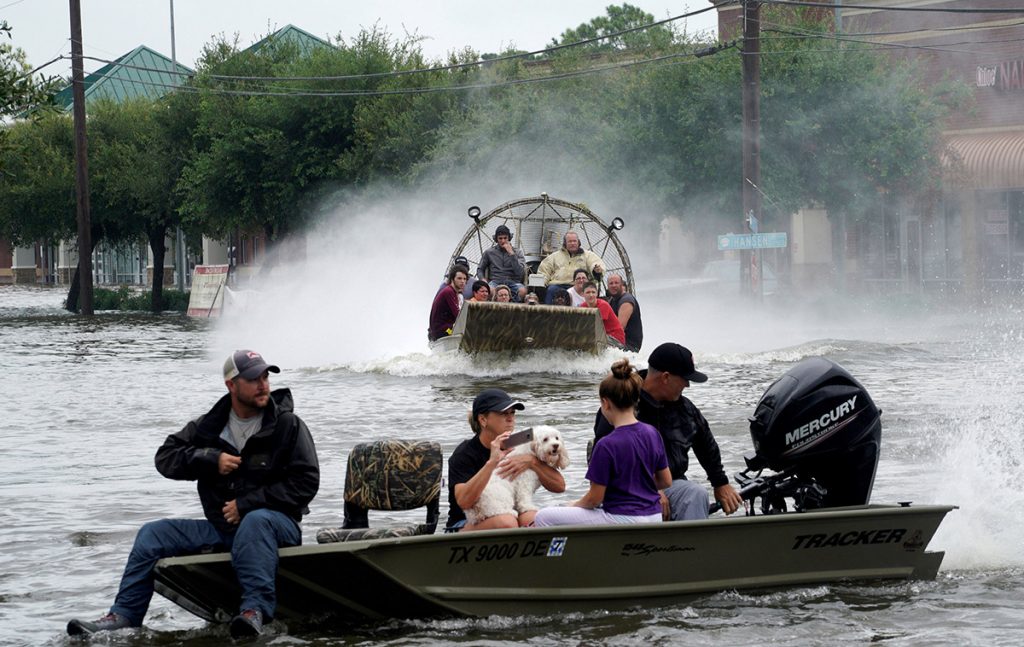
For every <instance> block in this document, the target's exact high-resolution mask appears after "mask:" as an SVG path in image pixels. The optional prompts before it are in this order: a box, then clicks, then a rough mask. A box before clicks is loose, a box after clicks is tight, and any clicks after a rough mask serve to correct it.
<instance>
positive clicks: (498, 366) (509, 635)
mask: <svg viewBox="0 0 1024 647" xmlns="http://www.w3.org/2000/svg"><path fill="white" fill-rule="evenodd" d="M420 282H421V283H424V284H431V283H433V278H432V275H431V276H430V277H428V278H426V279H423V280H422V281H420ZM417 285H418V284H417ZM430 294H432V292H431V293H430ZM307 296H308V295H306V294H305V293H303V292H302V291H299V290H292V291H290V292H289V293H288V298H289V299H292V301H288V302H284V301H282V299H284V297H282V296H281V295H278V296H277V297H275V298H273V299H268V301H271V302H272V303H273V307H267V308H265V309H263V310H255V311H253V312H250V313H248V314H246V316H244V317H240V318H238V319H227V320H225V321H221V322H211V321H209V320H189V319H185V318H183V317H178V316H172V315H162V316H150V315H123V314H117V313H98V314H97V315H96V316H95V317H93V318H91V319H85V318H80V317H76V316H73V315H69V314H67V313H65V312H63V311H61V309H60V303H61V300H62V298H63V293H61V292H57V291H53V290H47V289H41V288H37V289H29V288H14V287H0V362H2V367H3V371H2V373H0V375H2V377H0V384H2V386H3V388H2V393H3V397H4V405H3V407H2V411H3V415H2V418H0V420H2V421H0V447H2V449H0V457H2V458H0V545H2V546H3V550H2V552H0V645H5V646H6V645H39V644H51V645H60V644H67V643H69V642H70V641H69V639H67V638H66V637H65V636H64V626H65V624H66V622H67V620H68V619H69V618H71V617H74V616H83V617H86V618H93V617H96V616H98V615H100V614H101V613H102V612H105V610H106V609H107V607H108V605H109V604H110V602H111V600H112V598H113V595H114V593H115V592H116V588H117V582H118V579H119V576H120V571H121V568H122V566H123V563H124V559H125V557H126V555H127V553H128V550H129V548H130V545H131V542H132V538H133V536H134V533H135V530H136V529H137V528H138V527H139V525H140V524H142V523H143V522H145V521H147V520H152V519H157V518H161V517H173V516H192V517H198V516H200V514H201V511H200V507H199V504H198V500H197V497H196V495H195V491H194V486H193V484H191V483H184V482H174V481H170V480H167V479H164V478H162V477H161V476H160V475H159V474H158V473H157V472H156V471H155V469H154V468H153V453H154V451H155V449H156V447H157V446H158V445H159V444H160V443H161V442H162V441H163V439H164V437H165V436H166V435H167V434H169V433H173V432H175V431H177V430H178V429H179V428H180V427H181V426H182V425H183V424H184V423H185V422H186V421H187V420H188V419H189V418H191V417H193V416H195V415H198V414H200V413H202V412H204V411H205V410H206V409H207V408H208V407H209V406H210V404H212V403H213V402H214V400H215V399H216V398H218V397H219V396H220V395H221V394H222V392H223V383H222V381H221V379H220V377H219V371H220V365H221V363H222V361H223V358H224V357H225V356H226V355H227V353H228V352H229V351H230V350H232V349H233V348H238V347H255V348H257V349H258V350H260V351H261V352H263V353H264V355H266V357H267V358H268V360H270V361H272V362H274V363H277V364H279V365H280V366H281V367H282V369H283V372H282V373H281V375H279V376H273V385H274V386H287V387H290V388H291V389H292V390H293V393H294V396H295V402H296V411H297V413H298V414H299V415H300V416H301V417H302V418H303V419H305V420H306V422H307V423H308V425H309V427H310V429H311V431H312V433H313V435H314V438H315V440H316V443H317V447H318V451H319V455H320V463H321V468H322V486H321V490H320V494H319V495H318V496H317V498H316V500H315V501H314V502H313V505H312V506H311V508H312V512H311V515H310V516H309V517H308V518H307V519H306V520H305V521H304V523H303V529H304V539H305V541H306V542H307V543H309V542H313V541H315V539H314V534H315V532H316V529H317V528H319V527H324V526H330V525H336V524H338V522H339V521H340V519H341V510H342V503H341V495H342V489H343V476H344V461H345V458H346V456H347V455H348V452H349V450H350V449H351V447H352V446H353V445H354V444H355V443H357V442H360V441H364V440H370V439H376V438H381V437H385V436H391V437H405V438H411V439H431V440H438V441H440V442H441V444H442V447H443V449H444V451H445V453H446V455H447V454H448V453H449V452H451V450H452V449H453V448H454V447H455V446H456V444H457V443H458V442H459V441H460V440H461V439H463V438H464V437H466V436H467V435H468V434H469V431H468V427H467V425H466V422H465V413H466V410H467V407H468V404H469V402H470V400H471V398H472V397H473V395H474V394H475V393H476V392H477V391H478V390H479V389H481V388H483V387H487V386H494V385H497V386H501V387H503V388H505V389H507V390H508V391H510V392H511V393H513V394H514V395H515V396H517V397H519V398H521V399H523V400H524V401H525V402H526V403H527V409H526V411H524V412H523V413H521V414H520V423H519V424H520V426H527V425H533V424H552V425H555V426H557V427H559V428H560V429H561V430H562V434H563V436H564V437H565V438H566V440H567V442H568V443H569V444H570V448H571V450H572V451H573V452H574V454H573V455H574V458H575V461H574V464H573V466H572V467H570V468H569V469H568V470H567V478H566V480H567V483H568V485H569V492H567V493H566V494H565V495H562V496H558V497H555V496H553V495H548V494H546V493H544V494H541V495H539V498H540V500H541V502H551V503H555V502H561V501H564V500H569V499H570V498H571V497H575V496H578V495H579V494H581V493H582V492H583V491H584V489H585V487H586V485H585V481H584V479H583V473H584V463H585V461H584V459H583V451H584V446H585V444H586V440H587V439H588V437H589V436H590V433H591V431H590V425H591V422H592V419H593V412H594V410H595V407H596V404H597V403H596V384H597V382H598V381H599V379H600V378H601V377H602V375H603V374H604V372H605V371H606V370H607V367H608V366H609V365H610V364H611V361H612V360H613V359H614V358H615V355H614V354H609V355H607V356H601V357H589V356H587V357H580V356H576V355H573V354H568V353H565V354H557V353H556V354H545V355H543V356H540V355H538V356H527V357H524V358H518V359H508V358H493V357H492V358H488V359H486V360H471V359H467V358H465V357H457V356H451V357H438V356H433V355H431V354H430V353H429V352H428V351H427V349H426V341H425V339H424V334H423V332H424V328H425V325H426V312H425V309H423V310H422V312H421V311H418V310H417V308H421V307H422V306H423V304H422V303H421V302H422V301H424V299H414V300H412V303H411V304H410V303H403V304H402V305H403V306H408V308H407V309H406V308H399V307H398V306H396V305H394V304H391V303H389V302H386V301H385V302H382V303H381V304H380V305H381V307H380V312H379V313H375V314H365V313H364V316H363V317H362V318H361V320H359V321H358V322H353V321H352V320H351V317H346V316H344V315H339V314H338V313H331V312H325V311H323V310H321V309H318V308H319V307H318V306H317V305H315V304H317V303H321V302H322V301H323V299H320V300H319V301H317V300H314V299H312V298H310V299H308V300H305V301H304V299H306V298H307ZM640 296H641V305H642V307H643V313H644V317H645V322H646V323H647V324H648V326H647V328H648V341H647V342H646V343H645V351H646V352H649V351H650V349H651V348H653V347H654V345H656V344H657V343H658V342H660V341H665V340H670V339H671V340H675V341H680V342H682V343H684V344H685V345H687V346H689V347H691V348H692V349H693V350H694V351H695V352H696V356H697V360H698V366H699V367H700V368H701V369H702V370H704V371H705V372H707V373H708V374H709V375H710V377H711V379H710V380H709V381H708V382H707V383H706V384H703V385H695V386H694V387H693V388H692V389H690V390H689V391H688V393H687V394H688V395H689V396H690V397H691V398H692V399H693V400H694V401H695V402H696V403H697V405H698V406H699V407H701V409H702V410H703V411H704V413H705V415H706V416H707V418H708V419H709V421H710V423H711V425H712V428H713V430H714V431H715V434H716V436H717V438H718V441H719V444H720V445H721V446H722V451H723V455H724V457H725V461H726V470H727V472H729V473H730V474H731V473H735V472H736V471H739V470H740V469H742V467H743V462H742V454H743V453H744V452H746V451H749V450H750V449H751V445H750V436H749V432H748V429H747V423H746V418H747V416H749V415H750V414H751V413H752V412H753V408H754V405H755V403H756V402H757V399H758V398H759V396H760V394H761V393H762V392H763V390H764V389H765V388H766V387H767V386H768V385H769V384H770V383H771V382H772V381H773V380H774V379H775V378H777V377H778V376H779V375H780V374H782V373H783V372H784V371H785V370H787V369H788V368H789V367H790V366H792V365H793V364H794V363H795V362H797V361H799V360H800V359H802V358H804V357H808V356H812V355H823V356H826V357H829V358H831V359H834V360H836V361H838V362H839V363H841V364H842V365H844V366H845V367H846V368H847V369H848V370H849V371H850V372H851V373H853V374H854V376H856V377H857V378H858V379H859V380H860V381H861V382H862V383H863V384H864V385H865V386H866V387H867V389H868V391H869V392H870V393H871V395H872V397H873V398H874V400H875V402H876V403H877V404H878V406H879V407H880V408H882V410H883V416H882V420H883V425H884V427H883V444H882V460H881V462H880V464H879V467H878V473H877V478H876V482H875V490H874V495H873V500H874V501H876V502H894V501H904V500H912V501H914V502H917V503H948V504H955V505H958V506H960V508H959V510H955V511H953V512H951V513H950V515H949V516H948V517H947V519H946V521H945V522H944V523H943V525H942V527H941V528H940V530H939V533H938V534H937V535H936V537H935V539H934V540H933V542H932V545H931V549H932V550H944V551H946V557H945V561H944V563H943V567H942V570H941V571H940V573H939V576H938V578H937V579H936V580H935V581H927V582H905V583H895V584H893V583H858V584H848V583H836V584H829V585H819V586H811V587H792V588H786V589H781V590H770V591H759V592H754V593H750V592H735V591H725V592H722V593H719V594H716V595H709V596H707V597H704V598H701V599H699V600H697V601H695V602H693V603H691V604H687V605H679V606H674V607H668V608H641V609H635V610H632V611H626V612H614V613H612V612H600V611H597V612H593V613H588V614H572V615H569V616H566V615H564V614H561V613H559V610H558V609H557V608H552V609H551V613H550V614H549V615H544V616H535V617H518V618H497V617H495V618H485V619H470V620H466V619H447V620H436V621H417V622H406V621H392V622H387V623H384V624H376V625H368V626H362V627H354V628H347V629H326V628H325V629H321V630H319V631H317V632H314V633H300V634H297V635H293V634H289V633H288V629H287V627H283V626H280V625H279V624H278V625H273V626H272V627H271V631H270V634H269V635H268V636H267V637H265V638H264V639H262V640H261V642H262V643H263V644H274V645H298V644H309V645H408V644H439V643H443V644H460V645H461V644H474V645H484V644H486V645H502V644H512V643H524V642H526V643H530V644H570V645H571V644H576V645H580V644H585V645H606V644H607V645H631V644H636V645H647V644H652V643H654V644H677V643H678V644H690V645H710V644H741V645H742V644H767V643H770V644H777V645H807V644H822V645H825V644H829V645H832V644H837V643H846V644H864V643H869V642H883V643H886V644H893V645H947V644H948V645H960V644H983V645H1018V644H1022V643H1024V553H1022V549H1024V541H1022V540H1021V536H1022V530H1024V514H1022V512H1021V511H1022V510H1024V495H1022V493H1021V492H1022V491H1021V488H1020V487H1019V485H1018V483H1017V479H1018V478H1019V477H1020V474H1021V469H1022V463H1024V423H1022V417H1021V413H1022V411H1021V409H1022V407H1021V394H1022V392H1024V391H1022V386H1024V379H1022V377H1021V370H1020V367H1021V366H1022V365H1024V362H1022V360H1024V345H1022V341H1024V319H1022V317H1021V312H1020V311H1019V310H1018V309H1017V308H1015V307H1012V306H1005V305H1004V306H1001V307H992V306H989V307H979V308H974V309H966V308H960V309H957V310H950V311H948V312H945V313H939V314H935V313H931V314H926V310H925V309H924V308H922V307H920V305H917V306H915V305H908V306H898V305H895V304H893V303H887V304H884V305H880V306H878V307H877V309H876V308H874V307H868V306H866V305H863V304H862V305H858V306H852V305H850V304H846V305H843V304H836V303H833V302H832V301H830V300H827V299H823V300H821V301H820V302H815V303H808V304H804V306H807V307H806V308H804V309H802V310H801V312H800V313H797V312H795V311H794V310H792V309H791V308H787V307H782V306H776V305H773V304H770V303H768V304H764V305H761V306H757V307H756V308H748V307H746V306H742V307H741V306H737V305H736V304H735V303H733V304H732V305H731V306H730V305H729V302H728V301H726V303H725V304H723V303H718V304H715V303H711V302H708V303H693V302H689V301H687V300H686V296H685V295H683V294H679V293H677V292H673V291H672V290H670V289H661V290H655V289H652V290H648V291H647V292H641V294H640ZM282 303H286V304H287V305H286V307H282ZM421 309H422V308H421ZM410 313H411V314H410ZM635 358H636V360H637V362H638V363H639V364H640V365H641V366H642V365H645V360H646V354H645V353H641V354H639V355H637V356H636V357H635ZM694 469H695V470H696V471H694V472H693V475H694V476H695V477H697V478H702V477H703V474H702V473H701V471H700V468H699V466H698V465H696V462H695V461H694ZM445 513H446V510H445V509H444V507H442V514H445ZM419 515H420V513H419V512H416V513H415V516H416V517H417V518H418V517H419ZM396 516H397V515H396ZM374 518H375V519H380V518H381V517H374ZM750 549H751V550H755V551H756V550H757V547H756V546H751V547H750ZM771 558H772V557H771V555H768V554H766V555H764V559H771ZM227 641H228V638H227V634H226V631H225V630H224V628H223V627H220V626H212V625H207V624H206V623H205V622H203V621H201V620H199V619H198V618H196V617H194V616H192V615H190V614H189V613H188V612H186V611H184V610H181V609H179V608H177V607H175V606H174V605H172V604H170V603H169V602H167V601H166V600H164V599H163V598H160V597H159V596H156V597H155V598H154V603H153V605H152V607H151V609H150V614H149V616H148V617H147V619H146V627H145V629H143V630H140V631H124V632H118V633H116V634H114V635H108V636H104V637H102V639H97V640H96V641H95V642H98V643H99V644H111V645H149V644H159V645H184V644H188V645H218V644H223V643H225V642H227Z"/></svg>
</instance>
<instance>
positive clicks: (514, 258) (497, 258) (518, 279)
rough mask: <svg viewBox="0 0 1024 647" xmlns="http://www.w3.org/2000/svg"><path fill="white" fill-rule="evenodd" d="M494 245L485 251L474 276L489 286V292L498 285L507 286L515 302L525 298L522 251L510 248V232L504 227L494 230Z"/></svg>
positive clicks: (524, 269)
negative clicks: (486, 282)
mask: <svg viewBox="0 0 1024 647" xmlns="http://www.w3.org/2000/svg"><path fill="white" fill-rule="evenodd" d="M494 242H495V245H494V246H493V247H491V248H490V249H488V250H487V251H485V252H484V253H483V256H482V257H481V258H480V264H479V265H477V267H476V275H477V277H479V278H481V279H485V280H486V281H488V282H489V283H490V284H491V292H494V290H495V289H496V288H497V287H498V286H499V285H507V286H509V287H510V288H511V289H512V296H513V298H514V299H515V300H516V301H522V300H523V298H524V297H526V286H525V285H523V279H524V278H526V258H525V257H524V256H523V250H521V249H516V248H515V247H513V246H512V232H511V231H509V228H508V227H506V226H505V225H498V228H497V229H495V230H494Z"/></svg>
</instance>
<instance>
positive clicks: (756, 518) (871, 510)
mask: <svg viewBox="0 0 1024 647" xmlns="http://www.w3.org/2000/svg"><path fill="white" fill-rule="evenodd" d="M957 509H959V506H957V505H950V504H922V505H906V506H904V505H899V504H883V503H871V504H867V505H864V506H846V507H839V508H826V509H821V510H811V511H806V512H785V513H780V514H768V515H765V514H761V515H744V516H740V517H723V518H709V519H702V520H699V521H660V522H652V523H643V524H608V525H596V526H594V525H566V526H546V527H536V526H534V527H528V528H503V529H494V530H477V531H474V532H472V533H444V532H440V533H435V534H431V535H413V536H408V537H381V538H375V539H363V540H357V541H346V542H331V543H325V544H304V545H302V546H289V547H287V548H281V549H280V550H279V554H280V555H281V557H287V556H292V555H312V554H318V553H331V552H356V551H361V550H368V549H371V548H375V547H387V546H392V545H395V546H397V545H402V544H410V543H412V544H418V543H429V542H452V543H454V542H459V541H477V540H480V539H492V538H501V537H506V536H514V537H521V536H533V535H550V534H552V533H554V534H567V533H572V534H574V535H581V534H582V535H589V534H602V533H604V534H608V533H611V534H619V533H622V534H625V533H627V532H630V531H636V530H645V531H649V530H658V531H661V532H668V531H671V530H678V529H690V528H692V529H695V530H696V529H702V528H707V527H720V526H735V525H750V524H756V525H762V524H770V525H777V524H796V523H800V522H801V520H804V519H807V518H808V517H811V518H813V519H830V518H857V517H865V516H872V517H874V516H882V517H890V516H891V517H896V516H904V515H913V516H923V515H934V514H941V516H942V517H945V515H946V514H948V513H949V512H951V511H953V510H957ZM941 521H942V520H941V519H940V520H939V523H940V524H941ZM936 529H938V524H936ZM923 552H924V551H923ZM230 558H231V554H230V553H227V552H221V553H203V554H199V555H182V556H179V557H165V558H163V559H161V560H160V563H161V564H167V565H168V566H174V565H179V564H181V565H187V564H199V563H209V562H217V561H223V560H230Z"/></svg>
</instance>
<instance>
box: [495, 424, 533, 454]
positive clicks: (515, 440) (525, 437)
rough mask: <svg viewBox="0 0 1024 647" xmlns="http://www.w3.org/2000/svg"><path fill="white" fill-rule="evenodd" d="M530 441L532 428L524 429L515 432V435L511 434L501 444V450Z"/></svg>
mask: <svg viewBox="0 0 1024 647" xmlns="http://www.w3.org/2000/svg"><path fill="white" fill-rule="evenodd" d="M531 440H533V427H530V428H528V429H524V430H522V431H517V432H516V433H514V434H512V435H511V436H509V437H508V438H506V439H505V440H504V441H503V442H502V443H501V448H502V449H509V448H510V447H515V446H516V445H522V444H523V443H528V442H530V441H531Z"/></svg>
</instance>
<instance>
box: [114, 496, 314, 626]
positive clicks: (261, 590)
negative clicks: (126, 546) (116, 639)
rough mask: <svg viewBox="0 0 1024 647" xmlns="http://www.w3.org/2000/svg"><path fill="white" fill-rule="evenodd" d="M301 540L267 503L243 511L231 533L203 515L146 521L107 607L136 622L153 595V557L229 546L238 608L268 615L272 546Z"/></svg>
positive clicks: (274, 557) (273, 604)
mask: <svg viewBox="0 0 1024 647" xmlns="http://www.w3.org/2000/svg"><path fill="white" fill-rule="evenodd" d="M301 543H302V533H301V531H300V530H299V525H298V524H297V523H295V521H294V520H293V519H292V518H291V517H289V516H288V515H286V514H284V513H283V512H277V511H276V510H267V509H266V508H262V509H259V510H253V511H252V512H250V513H248V514H246V515H245V517H243V518H242V522H241V523H240V524H238V530H236V531H235V533H234V534H228V533H222V532H220V531H219V530H217V528H216V527H214V525H213V524H212V523H210V522H209V521H207V520H205V519H161V520H159V521H151V522H150V523H147V524H145V525H144V526H142V528H140V529H139V534H137V535H136V536H135V545H134V546H132V552H131V554H129V555H128V563H127V564H125V567H124V575H122V576H121V588H120V589H119V590H118V592H117V598H115V599H114V606H112V607H110V610H111V611H112V612H114V613H116V614H118V615H120V616H124V617H125V618H127V619H128V621H129V622H131V623H132V625H135V626H138V625H141V624H142V619H143V618H144V617H145V616H146V610H147V609H149V601H150V600H151V599H152V597H153V567H154V566H156V563H157V561H158V560H160V559H162V558H164V557H178V556H181V555H196V554H198V553H202V552H210V551H213V552H220V551H225V550H230V551H231V564H232V565H233V566H234V568H235V575H236V576H237V577H238V584H239V585H240V586H241V588H242V603H241V606H240V607H239V609H243V610H244V609H259V610H260V611H262V612H263V616H264V617H265V618H267V619H270V618H273V617H274V608H275V607H276V606H277V595H276V593H275V589H274V583H275V580H276V578H277V561H278V557H277V549H278V548H280V547H283V546H298V545H300V544H301Z"/></svg>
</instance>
